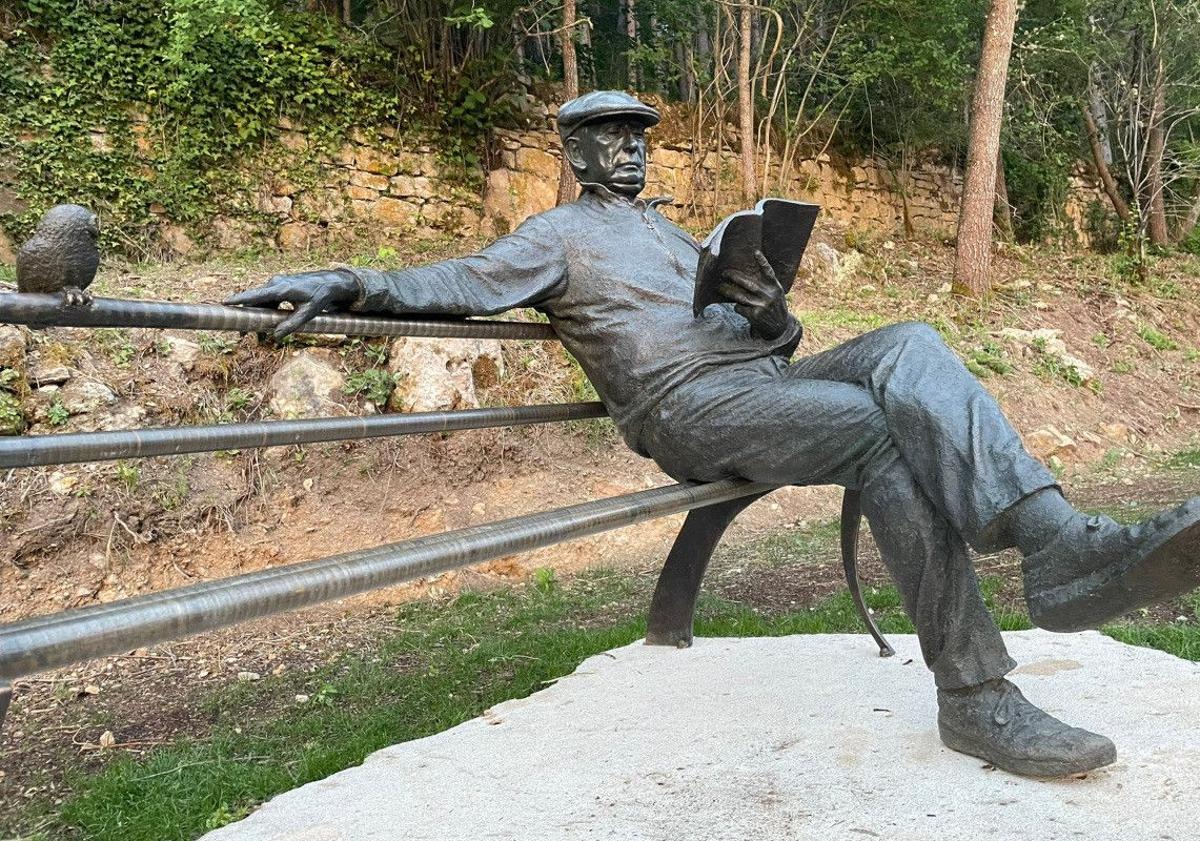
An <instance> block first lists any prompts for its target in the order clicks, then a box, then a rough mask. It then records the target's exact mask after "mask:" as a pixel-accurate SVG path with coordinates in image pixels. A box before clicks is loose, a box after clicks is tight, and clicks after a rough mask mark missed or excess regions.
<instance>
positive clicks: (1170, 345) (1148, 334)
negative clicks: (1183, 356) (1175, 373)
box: [1137, 324, 1179, 350]
mask: <svg viewBox="0 0 1200 841" xmlns="http://www.w3.org/2000/svg"><path fill="white" fill-rule="evenodd" d="M1137 334H1138V335H1139V336H1141V338H1142V341H1143V342H1145V343H1146V344H1148V345H1150V347H1152V348H1154V349H1155V350H1179V344H1178V343H1177V342H1176V341H1175V340H1174V339H1172V338H1171V337H1170V336H1168V335H1166V334H1164V333H1160V332H1159V331H1158V330H1155V329H1154V328H1153V327H1151V326H1150V325H1149V324H1143V325H1142V326H1140V327H1138V331H1137Z"/></svg>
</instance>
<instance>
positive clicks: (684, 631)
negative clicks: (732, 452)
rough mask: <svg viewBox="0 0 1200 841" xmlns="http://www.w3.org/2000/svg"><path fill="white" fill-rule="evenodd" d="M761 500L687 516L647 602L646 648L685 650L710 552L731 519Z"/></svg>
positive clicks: (725, 504) (697, 510) (743, 499)
mask: <svg viewBox="0 0 1200 841" xmlns="http://www.w3.org/2000/svg"><path fill="white" fill-rule="evenodd" d="M761 496H763V494H754V495H753V496H744V497H741V498H739V499H731V500H730V501H729V502H721V503H718V504H716V505H709V506H706V507H704V508H693V509H692V510H691V511H689V512H688V515H687V519H686V520H684V521H683V528H681V529H680V530H679V536H678V537H676V538H675V543H674V545H672V546H671V551H670V553H669V554H668V555H667V562H666V563H665V564H663V569H662V573H661V574H660V575H659V576H658V585H657V586H656V587H655V588H654V597H653V598H652V599H651V600H650V615H649V617H648V619H647V621H646V645H673V646H675V647H676V648H687V647H688V646H690V645H691V644H692V620H693V618H694V617H695V614H696V598H697V597H698V596H699V595H700V582H701V581H702V580H703V579H704V571H705V570H706V569H707V568H708V561H709V559H710V558H711V557H712V553H713V550H714V549H716V548H717V543H718V542H719V541H720V540H721V535H723V534H724V533H725V529H727V528H728V527H729V524H730V523H732V522H733V519H734V517H736V516H737V515H738V514H740V513H741V512H742V511H743V510H744V509H745V508H746V506H748V505H750V503H752V502H754V501H755V500H756V499H758V498H759V497H761Z"/></svg>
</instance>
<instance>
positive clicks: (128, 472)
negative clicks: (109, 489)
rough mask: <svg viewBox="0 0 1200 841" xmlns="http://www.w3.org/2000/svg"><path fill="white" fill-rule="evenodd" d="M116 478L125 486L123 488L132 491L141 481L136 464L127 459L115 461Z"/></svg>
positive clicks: (140, 473)
mask: <svg viewBox="0 0 1200 841" xmlns="http://www.w3.org/2000/svg"><path fill="white" fill-rule="evenodd" d="M117 479H119V480H120V482H121V484H122V485H124V486H125V490H127V491H130V492H132V491H134V490H136V489H137V486H138V485H139V484H140V483H141V481H142V471H141V470H140V469H139V468H138V466H137V465H136V464H132V463H130V462H127V461H118V462H117Z"/></svg>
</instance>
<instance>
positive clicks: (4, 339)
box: [0, 324, 25, 371]
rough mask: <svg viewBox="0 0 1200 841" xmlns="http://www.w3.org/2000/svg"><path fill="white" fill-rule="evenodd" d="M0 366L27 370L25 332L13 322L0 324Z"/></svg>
mask: <svg viewBox="0 0 1200 841" xmlns="http://www.w3.org/2000/svg"><path fill="white" fill-rule="evenodd" d="M0 368H12V369H14V370H17V371H24V370H25V334H24V333H22V332H21V331H20V330H19V329H18V328H16V327H14V326H13V325H11V324H3V325H0Z"/></svg>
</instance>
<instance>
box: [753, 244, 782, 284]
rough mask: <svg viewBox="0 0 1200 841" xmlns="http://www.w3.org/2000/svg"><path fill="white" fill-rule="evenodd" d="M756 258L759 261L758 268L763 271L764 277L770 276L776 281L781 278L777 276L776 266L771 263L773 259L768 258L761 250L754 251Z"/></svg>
mask: <svg viewBox="0 0 1200 841" xmlns="http://www.w3.org/2000/svg"><path fill="white" fill-rule="evenodd" d="M754 259H755V261H756V262H757V263H758V270H759V271H760V272H762V275H763V277H769V278H770V279H771V280H773V281H775V282H776V283H778V282H779V280H778V279H777V278H776V277H775V267H774V266H772V265H771V261H770V260H768V259H767V255H766V254H763V253H762V252H761V251H755V252H754Z"/></svg>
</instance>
